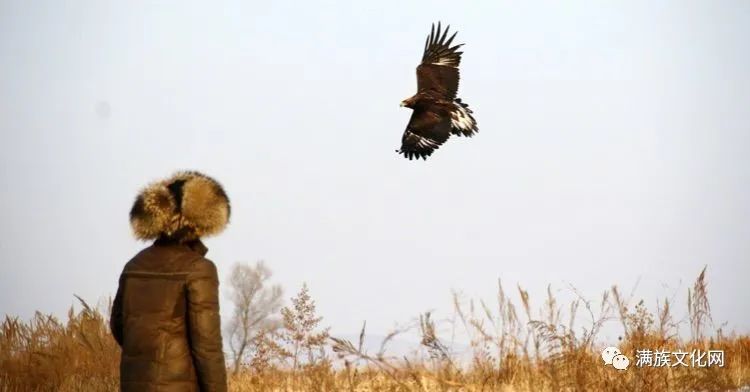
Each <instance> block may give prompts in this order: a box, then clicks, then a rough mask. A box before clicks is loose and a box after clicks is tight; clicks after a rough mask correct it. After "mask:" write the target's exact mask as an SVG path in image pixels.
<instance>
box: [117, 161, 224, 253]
mask: <svg viewBox="0 0 750 392" xmlns="http://www.w3.org/2000/svg"><path fill="white" fill-rule="evenodd" d="M230 210H231V208H230V205H229V198H228V197H227V194H226V193H225V192H224V189H223V188H222V187H221V185H220V184H219V183H218V182H217V181H216V180H214V179H213V178H211V177H209V176H207V175H205V174H202V173H199V172H195V171H183V172H178V173H176V174H174V175H173V176H171V177H169V178H167V179H165V180H161V181H157V182H154V183H152V184H151V185H148V186H147V187H145V188H144V189H143V190H142V191H141V192H140V194H138V197H136V199H135V203H133V208H131V209H130V225H131V227H132V228H133V233H134V234H135V236H136V237H137V238H139V239H142V240H154V239H158V238H160V237H167V238H172V239H176V240H178V241H183V242H184V241H191V240H195V239H199V238H200V237H203V236H210V235H215V234H218V233H220V232H221V231H222V230H224V228H225V227H226V225H227V223H228V222H229V215H230Z"/></svg>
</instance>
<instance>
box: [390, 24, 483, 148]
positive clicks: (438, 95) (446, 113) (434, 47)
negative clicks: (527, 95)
mask: <svg viewBox="0 0 750 392" xmlns="http://www.w3.org/2000/svg"><path fill="white" fill-rule="evenodd" d="M448 28H450V26H449V27H447V28H446V29H445V32H443V34H442V35H441V28H440V23H438V26H437V31H436V30H435V25H433V26H432V31H431V33H430V35H429V36H428V37H427V41H426V42H425V47H424V54H423V56H422V63H421V64H420V65H419V66H418V67H417V93H416V94H415V95H414V96H412V97H410V98H407V99H405V100H404V101H403V102H401V106H406V107H408V108H411V109H412V110H414V113H412V115H411V119H410V120H409V124H408V125H407V126H406V130H405V131H404V136H403V137H402V139H401V149H400V150H397V151H396V152H398V153H400V154H404V157H406V158H409V159H414V158H415V157H416V158H422V159H427V157H428V156H430V155H431V154H432V152H433V151H435V150H436V149H438V148H439V147H440V145H442V144H443V143H445V141H446V140H448V138H449V137H450V135H457V136H468V137H471V136H473V135H474V134H475V133H476V132H478V128H477V124H476V121H475V120H474V117H473V116H472V111H471V109H469V106H468V105H467V104H465V103H463V102H461V99H460V98H456V93H457V91H458V80H459V72H458V66H459V64H460V62H461V54H462V52H458V51H457V49H458V48H460V47H461V46H462V45H463V44H460V45H455V46H452V47H451V46H450V44H451V42H452V41H453V38H454V37H455V36H456V33H453V35H452V36H451V37H450V38H448V39H447V40H446V37H447V35H448Z"/></svg>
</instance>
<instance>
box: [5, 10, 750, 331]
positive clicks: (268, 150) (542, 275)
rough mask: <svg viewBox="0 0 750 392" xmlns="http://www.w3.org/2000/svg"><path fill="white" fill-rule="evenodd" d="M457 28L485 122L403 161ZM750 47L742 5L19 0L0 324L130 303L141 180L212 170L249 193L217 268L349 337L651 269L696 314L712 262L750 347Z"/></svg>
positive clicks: (651, 284)
mask: <svg viewBox="0 0 750 392" xmlns="http://www.w3.org/2000/svg"><path fill="white" fill-rule="evenodd" d="M437 20H442V21H443V22H446V23H450V24H451V25H452V27H453V28H455V29H457V30H458V31H459V33H458V36H457V38H456V40H457V41H460V42H464V43H466V46H465V47H464V51H465V53H464V57H463V62H462V65H461V70H462V71H461V72H462V80H461V87H460V90H459V95H460V96H461V97H462V98H463V99H464V101H466V102H468V103H469V105H470V106H471V107H472V108H473V109H474V111H475V115H476V118H477V121H478V123H479V129H480V132H479V134H478V135H477V136H476V137H475V138H473V139H469V140H466V139H453V140H450V141H449V142H448V143H446V144H445V145H444V146H443V147H442V148H441V149H440V150H438V151H437V152H436V153H435V154H434V155H433V156H432V157H431V158H430V159H429V160H428V161H426V162H423V161H419V162H414V161H412V162H410V161H408V160H405V159H403V158H402V157H401V156H399V155H397V154H396V153H395V152H394V150H395V149H397V148H398V147H399V145H400V139H401V134H402V132H403V129H404V126H405V125H406V123H407V121H408V118H409V116H410V114H411V112H410V111H409V110H408V109H405V108H400V107H399V103H400V101H401V100H402V99H403V98H406V97H408V96H410V95H412V94H413V93H414V92H415V90H416V79H415V67H416V65H417V63H418V61H419V60H420V59H421V55H422V53H421V50H422V47H423V44H424V39H425V36H426V35H427V34H428V33H429V29H430V23H431V22H433V21H437ZM748 37H750V3H748V2H747V1H715V2H713V1H700V2H692V1H691V2H688V1H664V2H658V5H657V3H655V2H652V1H622V2H608V3H607V5H605V4H603V3H602V2H565V4H560V2H529V1H523V2H520V1H518V2H507V1H497V0H492V1H471V2H456V1H420V2H403V1H369V2H361V3H360V4H356V2H346V1H306V2H296V1H295V2H292V1H264V2H252V1H238V2H227V3H220V2H210V4H209V2H151V1H149V2H136V1H128V2H109V1H86V2H83V1H74V2H59V1H47V2H43V1H36V2H27V1H3V2H2V3H0V132H1V134H2V142H1V143H0V186H2V193H1V194H0V206H2V207H0V208H1V209H0V216H1V217H2V225H0V263H1V264H0V316H1V315H4V314H11V315H20V316H22V317H29V316H31V315H32V314H33V312H34V311H35V310H41V311H44V312H54V313H56V314H60V315H63V314H64V312H65V310H66V309H67V308H68V307H69V306H70V305H71V304H72V303H73V300H74V298H73V294H74V293H75V294H78V295H80V296H82V297H84V298H86V299H89V300H92V301H95V300H96V299H99V298H104V297H106V296H108V295H111V294H112V293H113V292H114V291H115V289H116V284H117V278H118V275H119V273H120V270H121V268H122V266H123V265H124V263H125V262H126V261H127V260H128V259H129V258H130V257H131V256H132V255H133V254H135V252H137V251H138V250H139V249H141V248H142V247H144V246H146V244H144V243H141V242H137V241H136V240H134V238H133V237H132V235H131V232H130V227H129V224H128V211H129V209H130V206H131V203H132V202H133V200H134V197H135V195H136V193H137V191H138V190H139V188H140V187H141V186H143V185H145V184H146V183H148V182H150V181H152V180H155V179H158V178H161V177H164V176H167V175H169V174H171V173H172V172H174V171H175V170H178V169H196V170H200V171H203V172H205V173H206V174H208V175H211V176H214V177H216V178H217V179H218V180H219V181H220V182H222V183H223V184H224V186H225V188H226V190H227V192H228V194H229V196H230V198H231V200H232V203H233V215H232V221H231V224H230V226H229V227H228V229H227V230H226V231H225V232H224V234H222V235H221V236H219V237H217V238H212V239H208V240H207V241H206V244H207V245H208V247H209V248H210V251H209V254H208V256H209V258H211V259H212V260H213V261H215V262H216V264H217V266H218V268H219V273H220V274H221V275H222V279H223V278H225V276H226V274H227V273H228V272H229V268H230V266H231V264H232V263H233V262H235V261H248V262H254V261H256V260H258V259H264V260H266V262H267V263H268V265H269V267H271V268H272V270H273V271H274V274H275V280H276V281H277V282H279V283H281V284H282V285H283V286H284V288H285V289H286V294H287V295H286V297H289V296H291V295H292V294H293V293H294V292H295V291H297V290H298V289H299V287H300V285H301V284H302V282H303V281H306V282H308V284H309V286H310V289H311V293H312V295H313V297H314V298H315V299H316V301H317V304H318V309H319V311H320V314H321V315H322V316H323V317H324V318H325V319H324V320H325V321H324V323H325V324H327V325H331V326H333V327H334V331H335V332H341V333H351V332H356V331H357V330H358V328H359V326H360V325H361V322H362V320H365V319H366V320H367V321H368V327H369V328H370V330H372V331H374V332H385V331H386V330H387V329H388V328H389V327H391V326H392V325H393V324H394V323H396V322H405V321H408V320H409V319H410V318H411V317H413V316H416V315H417V314H418V313H419V312H422V311H425V310H428V309H436V310H437V311H438V312H439V314H440V315H442V316H447V315H449V314H450V310H451V307H450V305H451V303H450V290H451V289H457V290H463V292H464V293H465V294H466V295H467V296H471V297H475V298H484V299H485V300H491V299H492V296H493V295H494V293H495V290H496V282H497V279H498V278H500V279H502V281H503V282H504V283H505V284H506V285H507V287H508V288H509V289H510V291H512V292H515V291H514V288H515V285H516V284H520V285H521V286H523V287H525V288H526V289H528V290H529V292H530V294H531V298H532V302H534V303H535V304H536V305H540V304H542V302H543V296H544V294H545V289H546V285H547V284H548V283H550V284H552V285H553V288H556V289H560V290H564V289H565V288H566V287H567V285H568V284H570V285H573V286H575V287H577V288H578V289H579V290H580V292H581V293H583V294H584V295H585V296H588V297H589V298H591V299H596V298H598V297H599V295H600V294H601V292H603V291H604V290H606V289H608V288H609V287H611V285H613V284H617V285H620V286H621V287H623V288H624V289H625V291H629V290H630V289H631V288H632V287H633V286H634V285H635V284H636V282H637V281H638V280H639V279H640V284H639V286H638V288H637V290H636V294H637V297H638V298H644V299H645V300H646V301H647V303H648V304H649V305H653V304H655V301H656V299H657V298H663V297H665V296H673V295H675V293H676V295H677V300H678V307H677V309H679V311H680V313H679V314H682V313H684V309H685V308H684V304H685V294H686V292H687V287H688V285H689V284H690V283H691V282H692V280H693V279H694V278H695V277H696V276H697V275H698V273H699V272H700V270H701V268H703V266H704V265H708V280H709V294H710V300H711V303H712V305H713V311H714V318H715V320H716V321H717V323H720V322H724V321H726V322H728V326H729V328H734V329H737V330H740V331H745V332H747V331H749V330H750V303H749V302H748V301H747V291H748V290H747V287H748V286H747V279H748V277H749V276H750V260H748V258H749V257H750V202H749V200H750V165H748V150H749V149H750V72H748V70H749V69H750V51H749V50H748V42H747V39H748ZM562 295H565V294H564V293H562ZM222 306H223V309H224V313H228V311H229V309H230V305H229V303H228V302H226V301H225V302H223V303H222ZM679 314H678V315H679Z"/></svg>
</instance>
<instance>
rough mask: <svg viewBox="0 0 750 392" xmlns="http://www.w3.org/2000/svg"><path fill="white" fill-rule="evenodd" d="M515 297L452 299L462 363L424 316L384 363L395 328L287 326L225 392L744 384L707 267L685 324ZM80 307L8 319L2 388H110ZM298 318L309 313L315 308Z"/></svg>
mask: <svg viewBox="0 0 750 392" xmlns="http://www.w3.org/2000/svg"><path fill="white" fill-rule="evenodd" d="M517 290H518V295H519V298H520V301H517V302H515V303H514V302H513V301H511V299H510V298H509V296H508V295H506V292H505V291H504V290H503V288H502V286H499V287H498V295H497V299H496V300H497V303H496V304H493V305H492V307H490V306H489V305H487V304H485V303H483V302H478V303H473V302H467V301H464V300H462V299H461V297H460V296H459V295H454V304H453V305H454V309H455V318H454V321H453V323H454V324H455V325H457V326H458V327H460V328H462V329H463V331H465V332H466V334H467V335H468V337H469V341H470V344H469V349H470V353H471V355H469V356H466V358H463V357H462V358H459V357H458V356H457V355H456V354H455V353H454V352H452V350H451V349H450V347H449V346H448V345H447V344H446V343H445V340H444V338H443V337H442V336H439V335H441V333H439V331H441V328H440V325H439V324H440V322H436V321H434V320H433V318H432V317H431V315H430V314H429V313H427V314H423V315H420V317H419V318H418V320H417V321H416V322H415V325H414V327H415V329H416V331H418V332H419V333H420V334H421V342H420V345H419V347H415V350H416V349H419V350H420V352H421V353H422V354H423V355H421V356H417V355H415V356H390V355H389V354H388V348H387V346H388V342H389V341H391V339H393V338H394V337H395V336H397V335H398V334H399V332H400V331H395V332H393V333H392V334H390V335H389V336H388V337H386V339H385V340H384V342H383V345H382V348H381V349H380V350H378V351H379V352H377V353H368V352H366V351H365V350H364V349H363V344H362V342H363V340H364V338H365V329H364V327H363V328H362V332H361V335H360V337H359V339H355V341H354V342H352V341H349V340H344V339H337V338H334V337H329V336H328V334H327V330H326V329H319V330H317V331H315V333H312V334H310V335H309V336H314V337H315V338H314V339H312V338H311V339H307V338H305V339H299V340H298V343H299V344H298V345H296V346H294V347H293V348H290V340H288V339H284V338H283V336H287V337H289V336H291V337H294V336H297V337H300V336H302V335H300V333H299V332H300V331H295V330H294V328H295V327H294V326H290V325H286V326H285V327H282V334H279V333H276V332H274V333H268V334H267V336H266V335H263V334H259V335H258V336H257V337H256V338H255V339H254V340H253V342H254V344H255V347H254V350H253V353H252V356H251V357H250V358H249V359H248V360H246V361H244V362H243V363H242V366H240V367H239V371H237V372H234V371H232V368H231V367H230V370H229V374H230V380H229V383H230V390H231V391H266V390H268V391H507V392H513V391H540V392H544V391H727V390H739V389H740V388H743V387H746V386H748V385H750V336H747V335H736V334H727V333H725V332H723V331H722V330H721V328H716V327H714V326H713V322H712V321H711V313H710V307H709V303H708V300H707V290H706V279H705V269H704V271H703V272H702V273H701V274H700V276H699V277H698V278H697V279H696V281H695V283H694V284H693V285H692V287H691V288H690V289H689V290H688V300H687V308H688V311H687V316H686V317H685V318H684V319H681V320H677V319H676V318H675V317H674V316H673V313H675V311H674V310H673V308H672V303H671V301H668V300H664V301H660V302H657V306H656V311H655V312H649V311H648V310H647V307H646V306H645V304H644V302H643V301H638V302H636V301H632V302H636V303H635V304H631V303H630V302H631V299H630V298H624V297H623V295H622V294H621V291H619V290H618V289H617V287H612V289H610V290H608V291H607V292H605V293H604V294H603V295H602V298H601V301H597V302H596V303H597V304H599V305H597V306H594V305H593V302H591V301H587V300H586V299H584V298H583V297H582V296H579V295H577V294H576V296H577V298H578V299H576V300H574V301H572V303H570V304H568V305H567V306H565V307H563V306H561V305H559V304H558V303H557V300H556V298H555V296H554V295H553V294H552V291H551V290H548V296H547V298H546V299H545V301H544V304H543V305H542V306H541V307H540V309H532V307H531V301H530V298H529V295H528V294H527V292H526V291H524V290H523V289H522V288H520V287H518V288H517ZM573 292H575V290H573ZM298 298H299V297H298ZM308 299H309V298H308ZM79 300H80V298H79ZM80 302H81V305H82V306H81V309H80V310H78V311H76V310H75V309H73V308H71V309H70V311H69V312H68V315H67V320H66V321H61V320H58V319H57V318H55V317H53V316H51V315H46V314H42V313H40V312H37V313H36V315H35V316H34V317H33V318H32V319H31V320H29V321H22V320H20V319H19V318H16V317H11V316H6V317H5V320H4V321H3V322H2V323H1V324H0V391H48V390H55V391H113V390H117V389H118V362H119V347H118V346H117V344H116V343H115V341H114V339H113V338H112V336H111V335H110V332H109V328H108V318H107V314H108V311H107V310H108V309H107V308H106V307H92V306H89V305H88V304H86V303H85V302H84V301H83V300H80ZM311 303H312V302H311ZM295 304H297V302H295ZM293 310H294V309H292V311H293ZM296 310H297V311H300V312H314V305H313V306H312V307H311V308H304V307H303V308H299V307H298V308H297V309H296ZM563 311H564V314H566V317H565V318H564V320H563V319H562V318H563V317H562V316H561V314H563ZM576 314H578V315H579V316H580V317H576V316H575V315H576ZM290 315H291V313H290ZM308 316H310V317H309V318H308V320H310V321H311V322H310V323H309V324H308V325H306V326H304V328H307V332H312V329H313V327H315V328H317V327H316V326H317V324H318V322H319V321H320V320H321V319H320V318H319V317H317V318H316V317H313V316H314V315H312V314H308ZM303 318H304V317H303ZM580 320H587V321H586V325H585V326H578V325H575V322H577V321H580ZM610 320H611V321H614V322H618V323H619V324H618V325H620V326H619V328H621V330H622V336H621V338H620V340H619V342H618V344H617V346H618V347H619V349H620V350H621V351H622V352H623V353H625V354H626V355H628V356H629V357H630V359H631V366H630V368H628V369H627V370H625V371H618V370H616V369H614V368H613V367H612V366H604V365H603V363H602V359H601V357H600V351H601V350H602V349H603V347H602V345H601V342H598V341H597V334H599V333H600V330H601V327H602V325H603V324H604V323H605V322H608V321H610ZM298 327H299V326H298ZM688 327H689V330H690V334H689V337H681V336H682V335H681V334H678V330H679V329H680V328H685V329H687V328H688ZM284 328H287V331H286V335H284V333H283V329H284ZM303 334H304V331H303ZM291 343H293V342H291ZM644 348H649V349H664V350H668V351H677V350H683V351H688V352H689V351H691V350H693V349H699V350H703V351H706V350H709V349H713V350H723V351H724V353H725V354H724V355H725V364H724V366H723V367H718V366H712V367H693V366H688V367H683V366H676V367H636V366H634V365H635V350H636V349H644ZM415 352H416V351H415Z"/></svg>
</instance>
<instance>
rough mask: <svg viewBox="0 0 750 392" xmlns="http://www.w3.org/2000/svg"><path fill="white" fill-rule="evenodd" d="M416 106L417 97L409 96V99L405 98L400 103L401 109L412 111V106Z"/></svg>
mask: <svg viewBox="0 0 750 392" xmlns="http://www.w3.org/2000/svg"><path fill="white" fill-rule="evenodd" d="M416 104H417V96H416V95H415V96H411V97H409V98H406V99H405V100H403V101H401V107H402V108H410V109H414V106H416Z"/></svg>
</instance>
